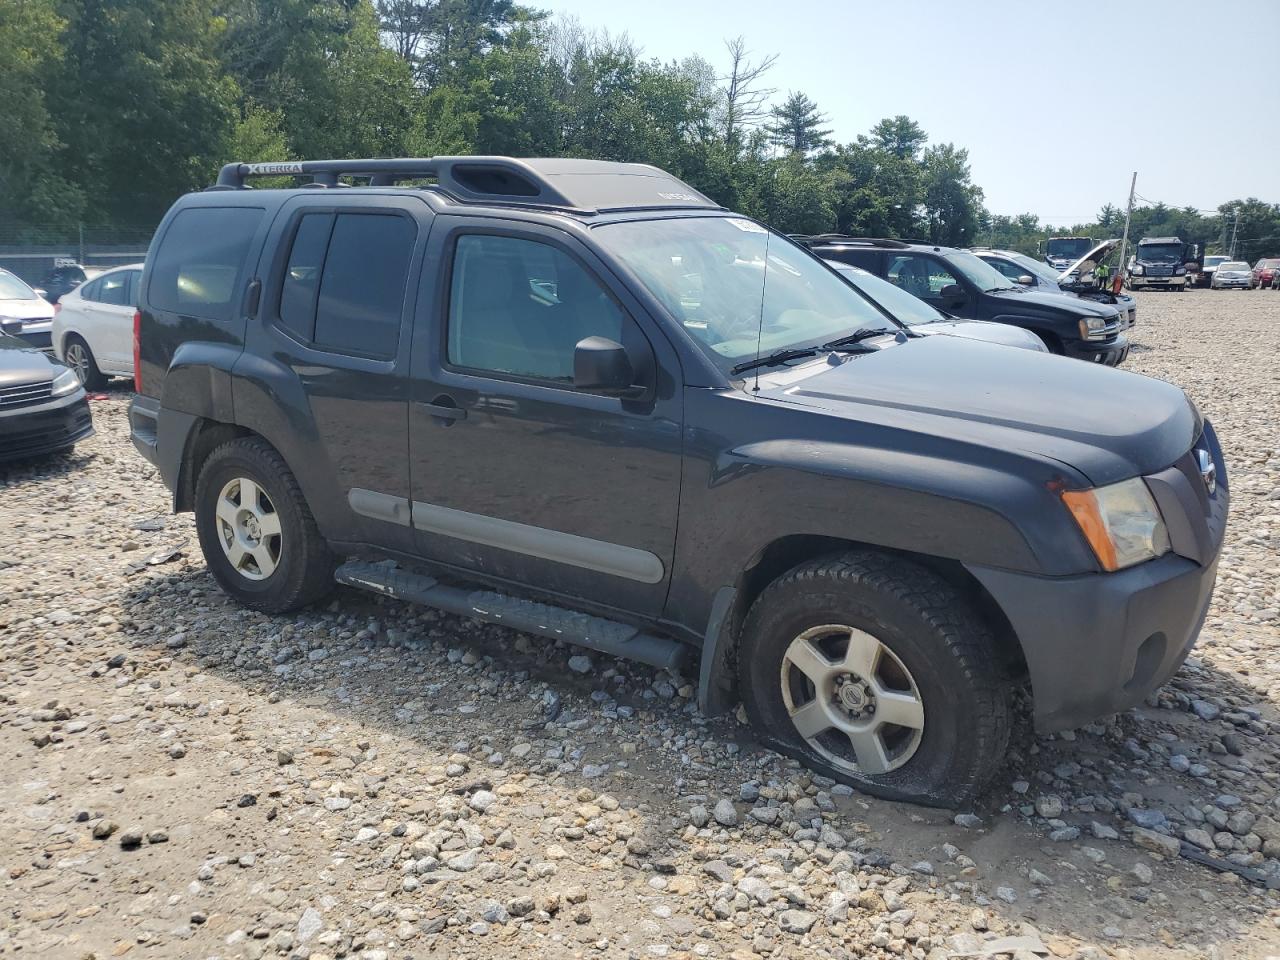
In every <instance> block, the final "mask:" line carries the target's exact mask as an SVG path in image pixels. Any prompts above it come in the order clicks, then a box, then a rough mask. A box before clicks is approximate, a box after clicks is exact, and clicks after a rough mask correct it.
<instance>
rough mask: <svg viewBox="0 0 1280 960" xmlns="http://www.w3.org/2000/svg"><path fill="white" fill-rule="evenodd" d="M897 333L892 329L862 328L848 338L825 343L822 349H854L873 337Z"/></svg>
mask: <svg viewBox="0 0 1280 960" xmlns="http://www.w3.org/2000/svg"><path fill="white" fill-rule="evenodd" d="M897 332H898V331H897V330H893V329H890V328H889V327H861V328H860V329H858V330H855V331H853V333H851V334H849V335H848V336H847V337H840V338H839V339H836V340H831V341H829V342H827V343H824V344H823V345H822V349H823V350H838V349H840V348H841V347H852V346H855V345H856V344H859V343H861V342H862V341H863V340H870V339H871V338H872V337H880V336H890V335H892V334H896V333H897Z"/></svg>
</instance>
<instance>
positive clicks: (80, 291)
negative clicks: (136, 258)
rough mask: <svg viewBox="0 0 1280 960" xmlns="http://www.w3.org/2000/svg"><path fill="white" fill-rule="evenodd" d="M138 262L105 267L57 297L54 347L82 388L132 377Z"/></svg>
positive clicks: (139, 267)
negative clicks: (109, 378) (93, 276)
mask: <svg viewBox="0 0 1280 960" xmlns="http://www.w3.org/2000/svg"><path fill="white" fill-rule="evenodd" d="M141 277H142V264H140V263H131V264H129V265H128V266H124V267H116V268H115V269H114V270H107V271H106V272H104V273H102V274H100V275H99V276H97V277H95V278H94V279H92V280H90V281H88V282H87V283H82V284H81V285H80V286H78V287H76V288H75V289H74V290H71V291H69V292H68V293H64V294H63V295H62V297H61V298H60V299H59V300H58V313H57V315H56V316H55V317H54V318H53V348H54V351H55V352H56V353H57V355H58V358H59V359H60V360H62V361H63V362H64V363H65V364H66V365H67V366H69V367H70V368H71V369H72V370H74V371H75V372H76V376H77V377H79V378H80V382H81V383H82V384H84V385H85V388H86V389H89V390H96V389H98V388H100V387H101V386H102V385H103V384H104V383H105V382H106V379H107V377H132V376H133V314H134V312H135V311H136V310H137V306H136V305H137V302H138V281H139V279H140V278H141Z"/></svg>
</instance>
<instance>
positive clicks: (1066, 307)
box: [796, 234, 1129, 367]
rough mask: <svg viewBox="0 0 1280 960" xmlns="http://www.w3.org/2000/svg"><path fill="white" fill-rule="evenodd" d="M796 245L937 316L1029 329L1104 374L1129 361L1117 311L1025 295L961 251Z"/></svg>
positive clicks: (1123, 322)
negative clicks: (901, 293)
mask: <svg viewBox="0 0 1280 960" xmlns="http://www.w3.org/2000/svg"><path fill="white" fill-rule="evenodd" d="M796 239H797V240H798V241H799V242H801V243H804V244H805V245H807V246H808V247H809V248H810V249H811V250H813V252H814V253H816V254H817V255H818V256H820V257H824V258H826V259H828V260H839V261H840V262H841V263H849V264H852V265H853V266H855V267H861V268H862V269H863V270H866V271H868V272H869V273H874V274H875V275H876V276H878V277H882V278H884V279H886V280H889V281H892V282H893V283H895V284H897V285H898V286H900V287H902V288H903V289H904V290H906V291H907V292H908V293H910V294H913V295H915V296H917V297H919V298H920V299H922V300H924V301H926V302H928V303H929V304H930V305H931V306H933V307H934V308H936V309H938V310H941V311H942V312H943V313H948V314H951V315H952V316H957V317H964V318H965V319H967V320H988V321H991V322H994V323H1006V324H1009V325H1011V326H1015V327H1022V328H1023V329H1024V330H1030V331H1031V332H1032V333H1034V334H1035V335H1036V336H1038V337H1039V338H1040V339H1041V340H1043V341H1044V344H1045V346H1046V347H1048V348H1049V351H1050V352H1051V353H1058V354H1062V355H1064V356H1068V357H1075V358H1077V359H1080V360H1089V361H1092V362H1094V363H1101V364H1105V365H1106V366H1109V367H1114V366H1119V365H1120V364H1121V363H1123V362H1124V361H1125V359H1126V358H1127V357H1128V356H1129V338H1128V337H1126V336H1125V333H1124V330H1125V327H1126V326H1127V325H1128V323H1127V317H1123V316H1121V313H1120V311H1119V310H1118V309H1116V307H1114V306H1112V305H1110V304H1106V303H1095V302H1093V301H1089V300H1082V299H1080V298H1079V297H1072V296H1068V295H1066V294H1063V293H1061V292H1057V291H1055V292H1052V293H1044V292H1041V291H1038V290H1032V289H1029V288H1028V287H1026V286H1022V285H1020V284H1016V283H1014V282H1013V281H1011V280H1010V279H1009V278H1008V277H1006V276H1004V275H1003V274H1002V273H1000V272H999V271H998V270H996V269H995V268H994V267H992V266H991V265H990V264H989V263H985V262H983V261H982V260H980V259H979V258H978V257H975V256H974V255H973V254H972V253H969V252H968V251H966V250H956V249H954V248H952V247H939V246H934V245H933V244H927V243H907V242H905V241H902V240H884V239H870V238H865V237H845V236H840V235H838V234H826V235H822V236H816V237H797V238H796Z"/></svg>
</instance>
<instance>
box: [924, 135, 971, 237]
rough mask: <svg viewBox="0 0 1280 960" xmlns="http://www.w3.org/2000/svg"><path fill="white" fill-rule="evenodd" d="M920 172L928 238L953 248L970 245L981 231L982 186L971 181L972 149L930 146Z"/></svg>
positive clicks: (941, 144) (944, 145)
mask: <svg viewBox="0 0 1280 960" xmlns="http://www.w3.org/2000/svg"><path fill="white" fill-rule="evenodd" d="M921 172H922V179H923V187H924V191H923V201H924V215H925V221H926V222H927V224H928V229H929V239H930V240H931V241H932V242H934V243H941V244H945V245H947V246H951V247H967V246H969V245H971V244H972V243H973V242H974V239H975V237H976V236H977V232H978V215H979V212H980V211H981V210H982V189H981V188H980V187H976V186H974V184H973V183H972V181H971V180H970V176H969V151H968V150H964V149H961V148H957V147H956V146H955V145H954V144H950V143H940V144H938V145H936V146H933V147H929V148H928V149H927V150H925V152H924V159H923V160H922V162H921Z"/></svg>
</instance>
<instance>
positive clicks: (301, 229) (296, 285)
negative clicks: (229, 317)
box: [279, 213, 333, 340]
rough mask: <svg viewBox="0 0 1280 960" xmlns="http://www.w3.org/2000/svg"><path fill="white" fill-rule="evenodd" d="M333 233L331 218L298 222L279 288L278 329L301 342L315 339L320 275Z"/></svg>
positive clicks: (311, 217)
mask: <svg viewBox="0 0 1280 960" xmlns="http://www.w3.org/2000/svg"><path fill="white" fill-rule="evenodd" d="M332 230H333V214H331V213H308V214H306V215H305V216H303V217H302V218H301V219H300V220H299V221H298V228H297V230H296V231H294V234H293V246H292V248H291V249H290V251H289V263H288V265H287V266H286V267H285V273H284V281H283V283H282V284H281V287H280V311H279V316H280V325H281V326H283V327H284V328H285V329H287V330H290V331H292V332H293V333H294V334H295V335H297V336H298V337H299V338H300V339H303V340H310V339H312V338H313V337H314V336H315V328H316V297H317V295H318V293H319V291H320V271H321V269H322V268H323V267H324V254H325V250H327V249H328V247H329V234H330V233H331V232H332Z"/></svg>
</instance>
